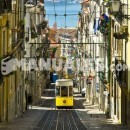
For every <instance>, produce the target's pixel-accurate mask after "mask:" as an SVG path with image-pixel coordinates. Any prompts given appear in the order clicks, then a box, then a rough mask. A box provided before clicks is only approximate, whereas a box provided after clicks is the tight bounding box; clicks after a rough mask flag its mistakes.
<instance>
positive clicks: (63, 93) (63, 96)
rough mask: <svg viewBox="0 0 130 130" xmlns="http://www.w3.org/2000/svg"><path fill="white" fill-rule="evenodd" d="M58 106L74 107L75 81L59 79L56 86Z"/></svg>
mask: <svg viewBox="0 0 130 130" xmlns="http://www.w3.org/2000/svg"><path fill="white" fill-rule="evenodd" d="M55 95H56V99H55V100H56V107H73V81H72V80H71V79H58V80H56V86H55Z"/></svg>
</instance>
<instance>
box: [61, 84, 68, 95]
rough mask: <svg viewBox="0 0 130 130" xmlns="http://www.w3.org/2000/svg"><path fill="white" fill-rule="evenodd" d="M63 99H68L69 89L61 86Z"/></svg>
mask: <svg viewBox="0 0 130 130" xmlns="http://www.w3.org/2000/svg"><path fill="white" fill-rule="evenodd" d="M61 97H68V87H67V86H61Z"/></svg>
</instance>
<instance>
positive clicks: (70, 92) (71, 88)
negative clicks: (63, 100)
mask: <svg viewBox="0 0 130 130" xmlns="http://www.w3.org/2000/svg"><path fill="white" fill-rule="evenodd" d="M69 96H73V87H72V86H70V87H69Z"/></svg>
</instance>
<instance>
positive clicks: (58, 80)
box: [56, 79, 72, 82]
mask: <svg viewBox="0 0 130 130" xmlns="http://www.w3.org/2000/svg"><path fill="white" fill-rule="evenodd" d="M56 81H57V82H60V81H63V82H65V81H72V79H57V80H56Z"/></svg>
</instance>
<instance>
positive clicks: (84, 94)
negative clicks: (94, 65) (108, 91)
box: [81, 87, 86, 97]
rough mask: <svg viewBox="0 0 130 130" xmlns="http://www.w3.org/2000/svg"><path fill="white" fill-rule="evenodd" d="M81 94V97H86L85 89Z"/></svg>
mask: <svg viewBox="0 0 130 130" xmlns="http://www.w3.org/2000/svg"><path fill="white" fill-rule="evenodd" d="M81 94H82V96H83V97H85V96H86V87H85V88H83V89H82V91H81Z"/></svg>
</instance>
